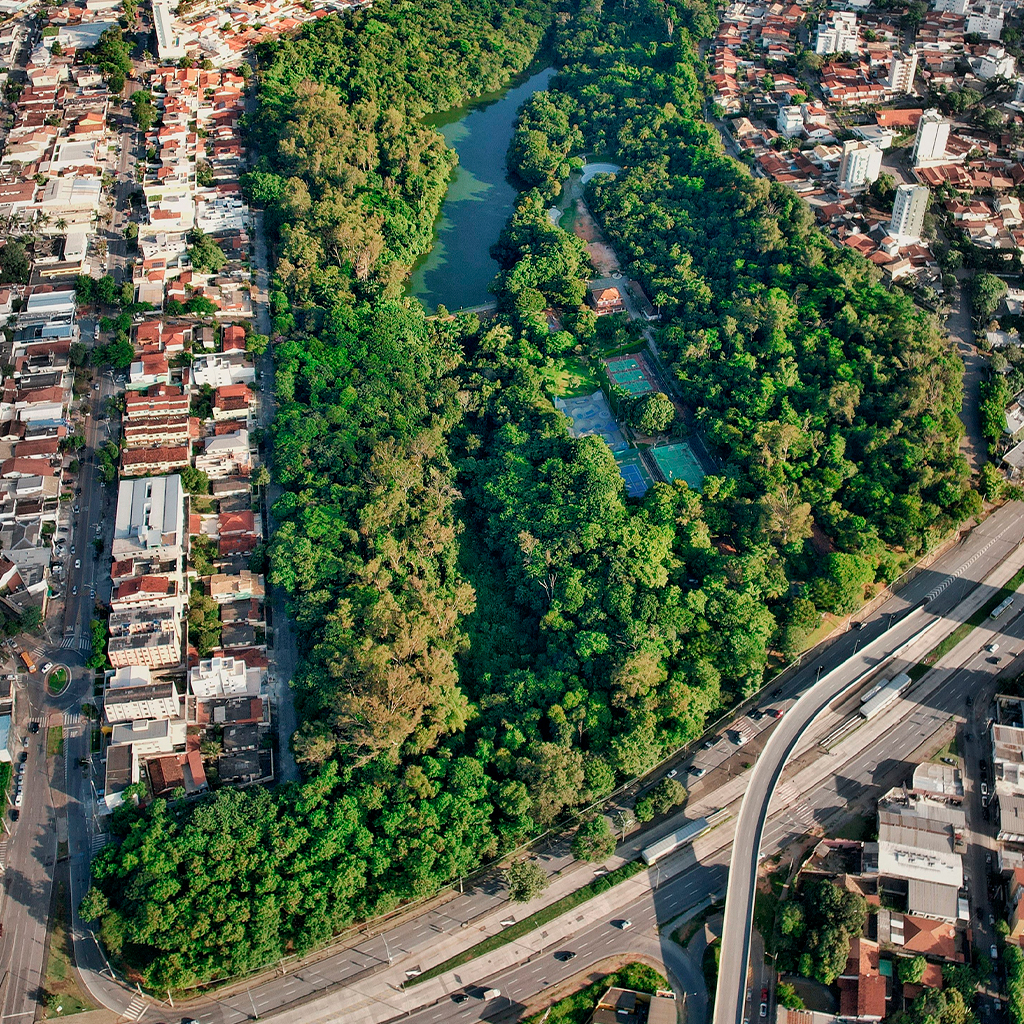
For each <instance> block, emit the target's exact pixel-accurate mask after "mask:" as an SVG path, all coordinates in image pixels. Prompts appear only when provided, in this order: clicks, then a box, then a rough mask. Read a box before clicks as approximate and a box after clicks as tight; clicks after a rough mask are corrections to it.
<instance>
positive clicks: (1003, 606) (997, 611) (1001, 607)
mask: <svg viewBox="0 0 1024 1024" xmlns="http://www.w3.org/2000/svg"><path fill="white" fill-rule="evenodd" d="M1012 604H1013V598H1012V597H1008V598H1006V600H1005V601H1000V602H999V604H997V605H996V606H995V608H993V609H992V614H991V615H990V616H989V618H992V619H998V618H999V616H1000V615H1002V614H1003V612H1005V611H1006V610H1007V608H1009V607H1010V605H1012Z"/></svg>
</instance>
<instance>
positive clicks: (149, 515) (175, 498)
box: [112, 476, 186, 560]
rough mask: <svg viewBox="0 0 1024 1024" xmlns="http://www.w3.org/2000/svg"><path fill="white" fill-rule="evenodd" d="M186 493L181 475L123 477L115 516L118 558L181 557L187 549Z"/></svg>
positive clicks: (115, 543) (116, 555)
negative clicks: (136, 478) (138, 477)
mask: <svg viewBox="0 0 1024 1024" xmlns="http://www.w3.org/2000/svg"><path fill="white" fill-rule="evenodd" d="M185 541H186V536H185V495H184V492H183V491H182V489H181V477H180V476H159V477H148V476H147V477H141V478H140V479H138V480H122V481H121V485H120V487H119V489H118V492H117V513H116V517H115V520H114V543H113V547H112V554H113V557H114V559H115V560H120V559H124V558H133V557H136V556H147V557H150V558H165V559H180V558H181V557H182V555H183V554H184V552H185Z"/></svg>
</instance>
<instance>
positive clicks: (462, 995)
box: [452, 992, 469, 1003]
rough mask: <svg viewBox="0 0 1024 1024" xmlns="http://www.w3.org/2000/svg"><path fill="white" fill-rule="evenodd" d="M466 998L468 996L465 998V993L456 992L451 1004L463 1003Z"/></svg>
mask: <svg viewBox="0 0 1024 1024" xmlns="http://www.w3.org/2000/svg"><path fill="white" fill-rule="evenodd" d="M468 998H469V996H467V995H466V993H465V992H456V993H455V995H453V996H452V1002H453V1003H464V1002H465V1001H466V1000H467V999H468Z"/></svg>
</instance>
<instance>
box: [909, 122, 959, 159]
mask: <svg viewBox="0 0 1024 1024" xmlns="http://www.w3.org/2000/svg"><path fill="white" fill-rule="evenodd" d="M951 123H952V122H950V121H949V120H948V119H947V118H945V117H943V116H942V115H941V114H940V113H939V112H938V111H937V110H935V109H934V108H933V109H931V110H926V111H925V112H924V113H923V114H922V115H921V120H920V121H918V123H917V137H916V138H915V139H914V153H913V157H912V160H913V164H914V166H915V167H920V166H921V165H922V164H927V163H929V162H932V161H935V160H942V159H943V158H944V157H945V155H946V143H947V141H948V140H949V126H950V124H951Z"/></svg>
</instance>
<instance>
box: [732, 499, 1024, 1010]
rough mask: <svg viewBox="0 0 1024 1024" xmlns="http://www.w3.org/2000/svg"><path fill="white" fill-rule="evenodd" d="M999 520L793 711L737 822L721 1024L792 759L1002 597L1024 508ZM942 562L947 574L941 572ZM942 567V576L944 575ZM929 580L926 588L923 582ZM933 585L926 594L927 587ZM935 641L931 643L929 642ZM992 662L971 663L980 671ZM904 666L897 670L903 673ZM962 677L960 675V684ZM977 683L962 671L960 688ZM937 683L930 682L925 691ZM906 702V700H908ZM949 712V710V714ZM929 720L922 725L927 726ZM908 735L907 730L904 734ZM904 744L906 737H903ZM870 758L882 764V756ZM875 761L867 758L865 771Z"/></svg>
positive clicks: (761, 763)
mask: <svg viewBox="0 0 1024 1024" xmlns="http://www.w3.org/2000/svg"><path fill="white" fill-rule="evenodd" d="M1004 512H1005V513H1006V514H1005V515H1004V516H1002V517H1001V519H1000V520H999V522H998V523H993V522H992V520H989V522H988V523H986V524H984V526H983V527H981V528H980V529H979V530H977V531H975V532H974V534H972V535H971V536H970V537H969V538H968V540H967V541H966V542H965V543H964V544H963V545H961V546H960V548H959V549H958V550H957V551H956V552H954V553H953V554H955V555H956V558H955V559H953V561H958V562H959V563H960V564H959V565H957V566H956V567H955V568H952V567H950V568H947V566H949V562H950V559H949V557H948V556H947V558H945V559H943V560H942V561H941V563H937V565H936V568H935V569H933V570H931V571H929V572H928V573H926V574H923V576H922V578H919V580H916V581H915V582H914V584H912V585H911V587H908V588H907V591H908V592H905V593H904V594H903V595H902V599H903V602H904V604H906V603H907V602H908V600H909V601H912V602H914V603H916V602H917V601H920V602H922V604H923V607H917V608H914V610H912V611H909V612H908V613H907V614H906V615H905V616H904V617H903V618H902V619H899V620H897V621H894V623H893V625H892V627H891V628H887V629H886V632H885V633H884V634H883V635H882V636H878V637H874V638H872V639H869V640H867V642H866V643H864V644H863V645H862V646H861V649H860V651H859V653H858V652H857V651H856V650H855V651H853V652H851V653H850V656H849V657H848V658H846V659H844V661H843V662H842V663H841V664H840V665H838V666H836V667H835V668H833V669H831V670H829V671H827V672H826V673H825V674H824V675H820V676H818V677H816V679H817V681H816V682H815V683H814V684H813V685H812V686H810V687H808V688H807V690H806V692H805V693H804V694H803V695H802V696H801V698H800V699H799V700H798V701H797V702H796V704H795V705H794V707H793V708H792V709H791V710H790V712H789V714H788V715H787V716H786V717H785V719H783V721H782V724H781V725H780V727H779V728H778V729H777V730H776V731H775V733H774V735H773V736H772V738H771V739H770V740H769V742H768V744H767V745H766V747H765V749H764V751H763V753H762V755H761V757H760V758H759V759H758V761H757V763H756V764H755V766H754V770H753V771H752V772H751V773H750V778H749V780H748V787H747V793H746V796H745V797H744V800H743V805H742V807H741V810H740V816H739V821H738V824H737V835H738V836H739V837H740V838H739V840H737V842H736V843H735V844H734V846H733V852H732V859H731V865H730V874H729V895H728V898H727V901H726V911H725V928H724V932H723V936H722V965H723V967H722V970H721V972H720V974H719V980H718V989H717V995H716V1002H715V1021H716V1024H741V1022H742V1020H743V1019H744V1016H745V1009H746V992H747V966H748V962H749V953H750V941H751V931H752V927H753V923H752V922H753V910H754V887H755V884H756V880H757V868H758V864H759V862H760V858H761V854H762V853H763V852H764V851H763V848H762V840H763V837H764V831H765V823H766V821H767V818H768V810H769V805H770V803H771V799H772V796H773V794H774V791H775V787H776V785H777V783H778V780H779V779H780V777H781V775H782V770H783V767H784V766H785V763H786V760H787V758H788V757H789V756H790V754H791V753H792V751H793V749H794V748H795V747H796V745H797V743H798V741H799V740H800V739H801V737H802V736H803V735H804V734H805V732H806V730H807V729H808V726H809V724H810V723H811V722H812V721H813V720H814V719H815V718H816V717H817V716H818V715H819V713H821V712H822V711H823V710H824V709H825V708H827V707H828V705H829V704H831V703H832V701H833V700H834V699H835V698H836V697H837V696H838V695H839V694H841V693H843V692H844V691H846V690H848V689H849V688H850V687H851V686H853V685H855V684H856V683H857V682H858V681H859V680H861V679H864V678H865V676H866V673H868V672H869V671H870V670H871V669H872V668H873V667H878V666H879V665H880V664H881V663H883V662H888V661H889V660H890V659H891V658H893V656H894V655H895V656H899V655H901V654H902V655H904V656H905V657H906V658H907V659H908V660H911V661H912V660H914V658H912V657H911V654H912V653H913V655H914V657H915V658H916V657H918V656H920V655H921V654H923V653H925V652H927V650H928V649H929V647H930V646H932V645H933V644H934V643H936V642H937V641H938V639H939V638H941V636H942V635H943V634H944V633H948V632H950V631H951V630H952V628H953V627H954V626H955V625H956V623H957V622H958V621H962V620H963V619H964V618H966V617H968V616H969V615H970V614H971V613H972V611H973V610H974V609H976V608H977V607H979V606H980V605H981V604H984V603H985V601H986V600H987V599H988V598H989V597H990V596H992V594H993V593H994V592H995V589H997V588H996V586H995V580H996V579H998V582H999V583H1002V582H1005V581H1006V579H1008V578H1009V577H1010V576H1011V575H1012V574H1013V570H1014V569H1016V568H1019V566H1020V564H1021V542H1022V540H1024V511H1022V506H1020V505H1019V504H1016V505H1013V506H1009V507H1008V508H1007V509H1005V510H1004ZM939 565H941V569H939ZM936 569H938V571H936ZM993 570H995V573H996V574H998V575H994V580H993V583H991V584H990V585H988V586H986V585H984V584H983V585H981V586H978V587H976V588H975V589H973V590H972V589H971V585H972V583H977V582H979V581H982V580H985V579H987V577H988V576H989V575H990V573H992V572H993ZM922 580H923V583H922ZM924 587H927V588H928V589H927V590H926V592H925V593H921V590H922V589H923V588H924ZM926 637H927V639H926ZM985 664H986V662H984V660H983V659H982V660H981V661H980V663H979V664H977V665H974V666H969V668H974V670H975V671H976V670H977V669H978V668H983V667H984V665H985ZM900 667H901V664H900V663H898V662H897V663H895V664H894V665H893V670H894V672H895V671H898V670H899V668H900ZM957 678H958V677H954V679H957ZM966 678H969V675H968V674H966V673H961V674H959V683H960V684H961V685H962V684H963V681H964V679H966ZM930 685H933V684H931V683H922V684H921V687H920V688H919V689H923V688H925V687H926V686H930ZM965 696H966V695H965V694H963V693H958V686H957V683H956V682H954V683H953V685H952V686H950V680H949V679H947V680H946V681H945V684H944V685H943V687H942V689H941V690H940V691H939V693H938V696H936V695H935V694H931V695H930V696H929V698H928V699H929V703H931V704H933V705H939V704H941V703H943V702H946V701H949V700H950V699H958V700H959V701H960V702H961V704H962V702H963V699H964V697H965ZM903 703H906V702H903ZM946 713H947V714H948V711H947V712H946ZM920 724H921V723H918V725H920ZM901 733H902V730H901ZM900 740H901V741H902V735H901V737H900ZM870 757H871V758H872V759H874V763H876V764H877V757H876V756H875V751H874V750H872V751H871V754H870ZM869 763H871V762H870V761H865V767H866V766H867V765H868V764H869ZM858 788H859V787H858V785H857V782H856V781H855V780H851V782H850V784H849V785H848V787H847V790H846V792H845V793H844V792H839V791H837V792H836V797H837V798H838V801H837V802H838V804H839V806H841V805H842V804H843V803H845V802H848V801H849V800H851V799H853V798H855V797H856V795H857V789H858Z"/></svg>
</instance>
